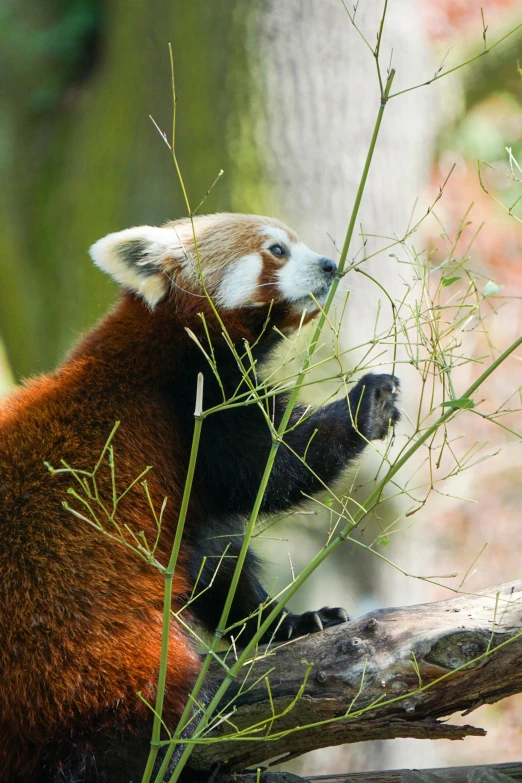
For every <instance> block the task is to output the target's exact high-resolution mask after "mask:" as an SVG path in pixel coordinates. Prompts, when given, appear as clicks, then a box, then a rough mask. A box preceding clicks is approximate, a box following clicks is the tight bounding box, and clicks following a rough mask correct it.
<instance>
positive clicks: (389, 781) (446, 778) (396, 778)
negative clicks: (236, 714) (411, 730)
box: [217, 762, 522, 783]
mask: <svg viewBox="0 0 522 783" xmlns="http://www.w3.org/2000/svg"><path fill="white" fill-rule="evenodd" d="M520 780H522V764H521V763H515V762H512V763H507V764H489V765H488V766H480V767H438V768H437V769H423V770H415V769H389V770H386V771H383V772H348V773H344V774H341V773H339V774H338V775H319V776H318V777H317V776H313V777H311V778H301V777H299V776H298V775H294V774H292V773H291V772H270V771H268V772H264V773H263V774H262V775H261V776H260V779H259V783H517V782H518V781H520ZM217 781H219V783H258V777H257V774H256V773H250V774H244V775H235V774H230V775H227V774H225V775H223V776H221V775H220V776H219V778H217Z"/></svg>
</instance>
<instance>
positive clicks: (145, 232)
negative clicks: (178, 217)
mask: <svg viewBox="0 0 522 783" xmlns="http://www.w3.org/2000/svg"><path fill="white" fill-rule="evenodd" d="M89 253H90V256H91V258H92V260H93V261H94V263H95V264H96V266H99V267H100V269H103V271H104V272H107V273H108V274H110V275H111V276H112V277H113V278H114V279H115V280H116V282H117V283H119V285H121V286H123V288H128V289H130V290H131V291H134V292H135V293H137V294H139V295H140V296H141V297H143V299H144V300H145V301H146V302H147V304H148V305H149V307H151V308H153V307H154V306H155V305H157V303H158V302H159V301H160V300H161V299H163V297H164V296H165V295H166V293H167V291H168V289H169V281H168V279H167V277H166V275H165V271H167V268H168V266H167V262H168V260H169V259H170V260H172V259H173V258H174V257H178V258H179V257H181V256H183V255H184V252H183V248H182V247H181V244H180V241H179V238H178V236H177V233H176V231H175V230H174V229H172V228H158V227H156V226H135V227H134V228H127V229H125V230H124V231H117V232H115V233H113V234H107V236H106V237H103V239H99V240H98V241H97V242H95V243H94V245H92V246H91V247H90V248H89Z"/></svg>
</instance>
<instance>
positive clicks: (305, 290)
mask: <svg viewBox="0 0 522 783" xmlns="http://www.w3.org/2000/svg"><path fill="white" fill-rule="evenodd" d="M289 249H290V257H289V259H288V261H287V262H286V264H285V265H284V266H283V267H281V269H280V270H279V271H278V273H277V277H278V281H279V282H278V288H279V290H280V292H281V294H282V295H283V297H284V298H285V299H286V300H287V301H289V302H297V301H300V302H301V303H302V302H303V300H305V301H306V300H308V302H307V309H308V310H311V309H316V306H315V304H314V302H313V300H312V299H310V296H309V295H310V293H313V294H314V296H315V297H316V298H317V299H318V300H319V301H321V299H322V298H323V297H324V296H325V295H326V293H327V291H328V288H329V281H328V278H327V277H326V275H325V274H324V272H323V270H322V269H321V267H320V266H319V261H320V259H321V258H322V256H320V255H319V253H314V252H312V250H310V249H309V248H308V247H306V245H305V244H303V242H296V243H295V244H293V245H291V247H290V248H289Z"/></svg>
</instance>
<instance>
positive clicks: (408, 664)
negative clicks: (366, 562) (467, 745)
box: [191, 580, 522, 771]
mask: <svg viewBox="0 0 522 783" xmlns="http://www.w3.org/2000/svg"><path fill="white" fill-rule="evenodd" d="M521 599H522V580H521V581H517V582H514V583H508V584H504V585H500V586H498V587H494V588H491V589H490V590H487V591H484V592H482V593H480V594H476V595H459V596H457V597H455V598H452V599H450V600H447V601H440V602H437V603H432V604H421V605H418V606H413V607H402V608H392V609H381V610H379V611H377V612H372V613H371V614H368V615H366V616H364V617H362V618H360V619H358V620H355V621H353V622H350V623H347V624H344V625H342V626H338V627H336V628H332V629H329V630H328V631H325V632H324V633H321V634H315V635H311V636H308V637H305V638H303V639H300V640H298V641H297V642H295V643H292V644H287V645H286V646H281V647H279V648H277V650H275V649H274V650H270V649H268V650H266V651H265V655H264V656H263V657H262V658H261V659H260V660H259V661H258V662H257V663H256V664H255V666H254V667H253V668H250V669H249V670H248V674H247V676H246V678H245V681H244V682H243V683H242V684H241V683H238V691H239V690H240V689H241V688H242V689H245V688H246V687H248V688H249V690H246V691H245V692H244V693H242V694H241V693H240V694H239V695H238V696H237V698H236V700H235V701H234V704H233V705H232V706H231V709H230V710H229V709H227V710H226V713H227V715H228V720H227V722H224V723H222V724H221V725H220V726H219V727H218V729H217V732H216V736H220V735H222V734H225V733H226V734H231V733H234V731H235V730H234V729H233V726H235V727H237V728H238V730H239V731H241V730H243V729H245V728H247V727H250V726H253V725H255V726H257V731H256V732H250V734H249V736H250V737H251V738H252V739H250V740H249V739H246V738H245V737H243V738H242V739H241V741H234V740H232V739H231V738H230V737H229V738H228V739H227V741H226V742H219V741H218V742H216V743H215V744H206V745H201V746H199V747H198V748H197V749H196V751H195V752H194V754H193V757H192V761H191V763H192V764H194V766H197V768H200V769H208V770H211V769H213V768H214V767H215V766H216V765H217V764H221V765H223V768H224V769H226V770H230V771H239V770H242V769H245V767H248V766H251V765H254V764H260V763H262V762H266V761H267V760H269V759H274V758H276V757H282V756H283V757H284V758H285V759H288V758H291V757H294V756H296V755H299V754H301V753H305V752H307V751H309V750H313V749H315V748H320V747H328V746H332V745H338V744H341V743H352V742H362V741H365V740H369V739H391V738H394V737H413V738H419V739H422V738H424V739H441V738H447V739H463V738H464V737H466V736H468V735H481V734H484V733H485V732H484V731H483V730H482V729H480V728H475V727H473V726H471V725H452V724H449V723H446V722H443V721H442V720H441V719H442V718H444V717H446V716H449V715H452V714H453V713H454V712H461V711H465V714H467V713H468V712H471V711H472V710H474V709H476V708H477V707H479V706H481V705H482V704H486V703H493V702H496V701H498V700H499V699H502V698H504V697H506V696H510V695H512V694H514V693H518V692H520V691H521V690H522V669H521V667H520V659H521V658H522V607H521V605H520V601H521ZM309 665H311V666H309ZM219 669H220V667H216V669H215V670H214V677H215V678H216V680H218V679H219ZM307 670H309V674H308V678H307V679H306V684H305V686H304V689H303V690H302V693H301V695H300V697H299V698H297V699H296V694H298V693H299V691H300V688H301V687H302V686H303V682H304V681H305V675H306V672H307ZM264 675H265V676H264ZM267 683H269V687H268V684H267ZM292 704H293V706H291V708H289V706H290V705H292ZM363 709H364V710H365V711H364V712H363V713H362V714H361V713H360V711H361V710H363ZM347 713H349V714H350V715H351V717H349V718H345V717H344V716H346V714H347ZM296 728H297V730H295V729H296ZM290 729H294V731H292V732H289V733H287V731H288V730H290ZM266 737H270V739H266ZM279 760H282V758H279Z"/></svg>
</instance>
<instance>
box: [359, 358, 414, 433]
mask: <svg viewBox="0 0 522 783" xmlns="http://www.w3.org/2000/svg"><path fill="white" fill-rule="evenodd" d="M399 388H400V381H399V379H398V378H396V377H395V376H394V375H374V374H373V373H368V374H367V375H364V376H363V377H362V378H361V380H360V381H359V382H358V383H357V385H356V386H355V388H354V389H352V391H351V392H350V410H351V414H352V417H353V420H354V423H355V425H356V427H357V429H358V430H359V432H360V433H361V435H363V436H364V437H365V438H368V440H382V439H383V438H385V437H386V435H387V434H388V432H389V430H390V427H393V425H394V424H396V423H397V422H398V421H399V419H400V417H401V414H400V413H399V411H398V409H397V408H396V407H395V403H396V401H397V397H398V395H399Z"/></svg>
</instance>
